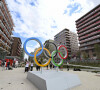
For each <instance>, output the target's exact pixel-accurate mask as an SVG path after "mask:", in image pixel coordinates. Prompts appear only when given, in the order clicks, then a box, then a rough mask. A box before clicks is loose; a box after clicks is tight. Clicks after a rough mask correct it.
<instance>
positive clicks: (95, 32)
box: [79, 30, 100, 40]
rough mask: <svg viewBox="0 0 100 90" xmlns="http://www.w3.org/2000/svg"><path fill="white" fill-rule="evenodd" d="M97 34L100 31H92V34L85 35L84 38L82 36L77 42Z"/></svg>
mask: <svg viewBox="0 0 100 90" xmlns="http://www.w3.org/2000/svg"><path fill="white" fill-rule="evenodd" d="M97 33H100V30H98V31H94V32H92V33H90V34H87V35H85V36H83V37H80V38H79V40H82V39H84V38H87V37H90V36H92V35H94V34H97Z"/></svg>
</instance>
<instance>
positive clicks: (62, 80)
mask: <svg viewBox="0 0 100 90" xmlns="http://www.w3.org/2000/svg"><path fill="white" fill-rule="evenodd" d="M27 78H28V80H30V81H31V82H32V83H33V84H34V85H35V86H36V87H37V88H38V89H39V90H69V89H70V88H72V87H75V86H78V85H80V84H81V82H80V79H79V78H78V76H77V75H76V74H71V73H68V72H63V71H58V72H57V71H53V70H51V71H50V70H43V72H42V74H41V72H40V71H29V72H28V75H27Z"/></svg>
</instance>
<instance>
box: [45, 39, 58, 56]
mask: <svg viewBox="0 0 100 90" xmlns="http://www.w3.org/2000/svg"><path fill="white" fill-rule="evenodd" d="M48 43H51V44H53V45H54V46H55V47H56V50H57V46H56V44H55V43H53V42H49V41H47V42H46V43H45V44H44V48H46V45H47V44H48ZM57 53H58V52H56V54H55V55H54V57H56V56H57ZM44 54H45V55H46V56H48V57H49V58H52V56H49V55H48V54H47V52H46V51H45V50H44Z"/></svg>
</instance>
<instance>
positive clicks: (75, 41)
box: [69, 31, 79, 54]
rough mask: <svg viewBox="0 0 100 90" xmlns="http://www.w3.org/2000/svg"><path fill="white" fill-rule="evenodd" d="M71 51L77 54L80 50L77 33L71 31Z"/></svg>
mask: <svg viewBox="0 0 100 90" xmlns="http://www.w3.org/2000/svg"><path fill="white" fill-rule="evenodd" d="M69 37H70V47H71V53H72V54H75V53H76V52H77V51H78V50H79V46H78V38H77V34H76V33H74V32H71V31H69Z"/></svg>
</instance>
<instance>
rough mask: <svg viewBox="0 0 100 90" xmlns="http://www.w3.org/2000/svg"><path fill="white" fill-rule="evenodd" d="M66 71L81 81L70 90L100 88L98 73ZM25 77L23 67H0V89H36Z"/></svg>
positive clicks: (99, 75)
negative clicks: (75, 75) (8, 68)
mask: <svg viewBox="0 0 100 90" xmlns="http://www.w3.org/2000/svg"><path fill="white" fill-rule="evenodd" d="M44 69H45V68H44ZM34 70H35V69H34ZM63 71H65V72H66V71H67V70H66V69H64V70H63ZM68 72H70V73H74V74H77V75H78V76H79V78H80V80H81V82H82V85H80V86H78V87H75V88H73V89H71V90H100V74H96V73H91V72H86V71H72V70H70V71H68ZM26 77H27V73H24V68H14V69H13V70H5V71H2V69H1V67H0V90H38V89H37V88H36V87H35V86H34V85H33V84H32V83H31V82H30V81H28V80H27V79H26Z"/></svg>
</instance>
